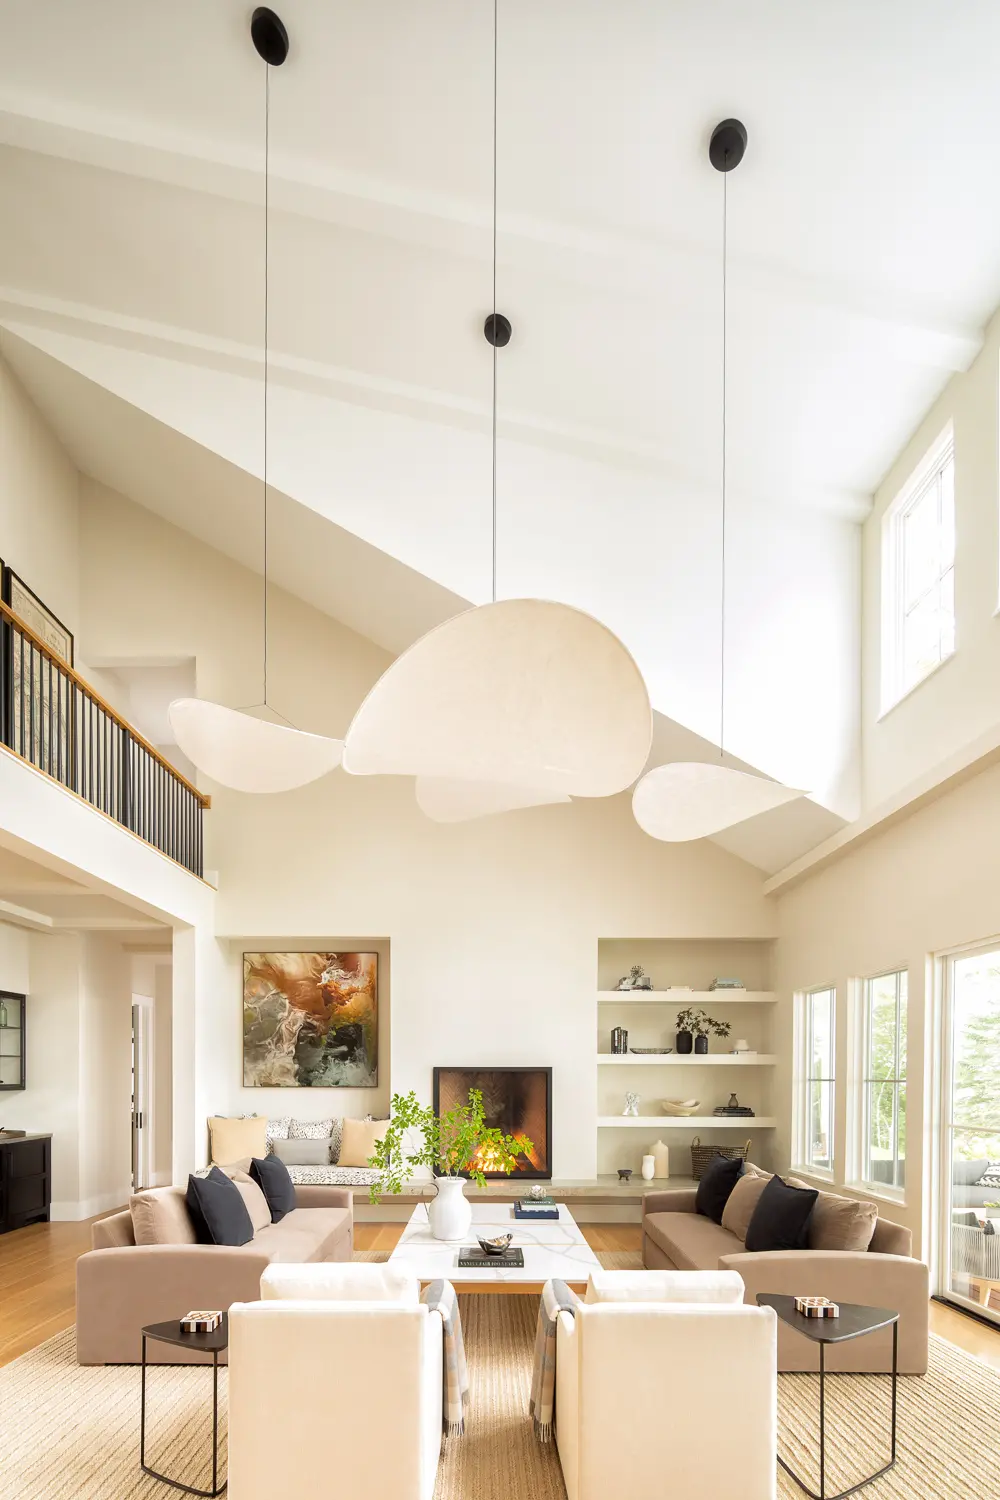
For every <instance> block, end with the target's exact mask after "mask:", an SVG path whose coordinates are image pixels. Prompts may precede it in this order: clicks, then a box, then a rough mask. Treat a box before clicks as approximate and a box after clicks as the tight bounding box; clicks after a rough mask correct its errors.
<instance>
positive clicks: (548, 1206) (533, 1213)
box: [514, 1193, 559, 1219]
mask: <svg viewBox="0 0 1000 1500" xmlns="http://www.w3.org/2000/svg"><path fill="white" fill-rule="evenodd" d="M558 1217H559V1205H558V1204H557V1203H556V1200H555V1199H554V1198H553V1197H552V1195H551V1193H546V1194H545V1196H544V1198H521V1199H519V1200H517V1201H516V1202H515V1204H514V1218H515V1219H558Z"/></svg>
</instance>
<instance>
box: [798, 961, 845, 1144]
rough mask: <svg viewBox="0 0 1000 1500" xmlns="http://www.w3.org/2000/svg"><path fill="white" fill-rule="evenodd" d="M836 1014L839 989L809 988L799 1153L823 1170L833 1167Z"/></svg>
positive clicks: (804, 1025) (804, 1024)
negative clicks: (837, 990)
mask: <svg viewBox="0 0 1000 1500" xmlns="http://www.w3.org/2000/svg"><path fill="white" fill-rule="evenodd" d="M836 1017H837V992H836V990H834V989H825V990H809V991H808V992H807V993H806V994H805V995H803V996H802V1044H803V1049H804V1057H803V1072H802V1095H801V1099H800V1125H799V1129H800V1143H799V1152H798V1155H799V1157H800V1158H801V1160H800V1163H799V1164H800V1165H801V1166H803V1167H813V1168H818V1169H819V1170H820V1171H821V1172H832V1171H833V1095H834V1079H835V1058H836V1033H837V1020H836Z"/></svg>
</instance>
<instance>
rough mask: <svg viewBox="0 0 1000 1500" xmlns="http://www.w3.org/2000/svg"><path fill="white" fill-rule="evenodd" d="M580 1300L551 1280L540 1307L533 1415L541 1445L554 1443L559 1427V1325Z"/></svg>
mask: <svg viewBox="0 0 1000 1500" xmlns="http://www.w3.org/2000/svg"><path fill="white" fill-rule="evenodd" d="M578 1302H579V1298H578V1297H577V1295H576V1293H575V1292H571V1291H570V1289H569V1287H568V1286H567V1285H566V1283H565V1281H547V1282H546V1283H545V1285H544V1287H543V1288H542V1298H541V1301H540V1302H539V1304H538V1327H537V1329H536V1332H535V1367H534V1369H533V1370H532V1372H531V1400H530V1401H529V1403H528V1412H529V1415H530V1416H531V1417H532V1418H533V1420H534V1423H535V1436H536V1437H537V1439H538V1441H539V1442H540V1443H550V1442H551V1441H552V1432H553V1428H554V1426H555V1404H556V1323H557V1321H558V1319H559V1314H560V1313H561V1312H568V1313H575V1312H576V1309H577V1304H578Z"/></svg>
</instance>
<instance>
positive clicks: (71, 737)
mask: <svg viewBox="0 0 1000 1500" xmlns="http://www.w3.org/2000/svg"><path fill="white" fill-rule="evenodd" d="M0 740H2V742H3V743H4V744H5V745H7V746H8V748H9V749H11V750H13V751H14V754H15V755H19V756H20V757H21V759H22V760H26V761H28V762H29V763H30V764H31V765H33V766H37V768H38V769H39V770H40V771H44V772H45V774H46V776H51V777H52V778H53V780H55V781H58V782H60V783H61V784H62V785H63V786H65V787H69V789H70V791H72V792H75V793H76V794H77V796H79V797H82V798H83V799H84V801H85V802H89V803H90V805H91V807H96V808H98V809H99V810H100V811H101V812H103V813H106V814H107V815H108V817H109V818H114V820H115V822H117V823H120V824H121V825H122V827H123V828H128V829H130V830H131V831H132V832H133V833H135V834H138V836H139V838H141V839H144V840H145V842H146V843H147V844H152V846H153V848H154V849H159V850H160V852H161V853H162V854H166V855H169V857H170V858H171V859H173V860H176V861H177V863H178V864H181V865H183V866H184V868H185V869H186V870H190V871H191V872H192V874H194V875H202V874H203V839H202V822H203V818H204V813H205V809H206V808H207V807H209V806H210V805H211V799H210V798H208V797H206V796H205V794H204V793H203V792H199V790H198V788H197V787H196V786H192V785H191V783H190V781H188V780H186V778H185V777H183V776H182V775H181V774H180V772H179V771H177V770H175V769H174V767H173V766H172V765H171V764H170V762H169V761H167V760H164V758H163V756H162V755H161V754H160V752H159V751H158V750H157V749H156V748H155V747H154V746H153V745H151V744H150V743H149V741H148V740H146V739H144V738H143V736H142V735H141V734H140V733H139V732H138V730H136V729H133V728H132V726H131V724H128V723H127V722H126V721H125V720H124V719H123V718H122V717H121V716H120V715H119V714H117V713H116V712H115V710H114V709H113V708H112V707H111V705H110V704H108V703H105V701H104V699H103V698H102V697H101V696H100V694H98V693H95V691H94V689H93V688H92V687H90V686H89V684H88V683H86V682H85V681H84V680H83V678H82V677H81V676H80V675H79V673H77V672H75V671H74V670H73V668H72V667H70V666H67V664H66V663H65V662H64V661H63V660H62V659H61V657H59V656H58V655H57V654H56V653H55V652H54V651H52V650H51V649H50V647H48V646H47V645H46V644H45V642H44V641H43V640H41V638H40V637H39V636H37V635H36V634H35V633H34V631H33V630H31V629H29V627H28V626H27V625H25V624H24V623H23V621H21V620H20V619H18V617H17V615H15V614H14V612H13V610H11V609H10V608H9V606H8V605H6V604H4V603H3V602H2V601H0Z"/></svg>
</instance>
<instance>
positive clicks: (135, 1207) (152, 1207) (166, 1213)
mask: <svg viewBox="0 0 1000 1500" xmlns="http://www.w3.org/2000/svg"><path fill="white" fill-rule="evenodd" d="M128 1206H129V1211H130V1213H131V1215H132V1233H133V1234H134V1235H135V1242H136V1244H137V1245H196V1244H197V1243H198V1236H197V1235H196V1234H195V1232H194V1225H193V1224H192V1223H191V1215H190V1214H189V1213H188V1209H187V1199H186V1190H185V1189H184V1188H179V1187H164V1188H146V1190H145V1191H144V1192H141V1193H133V1194H132V1196H131V1198H130V1199H129V1200H128Z"/></svg>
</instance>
